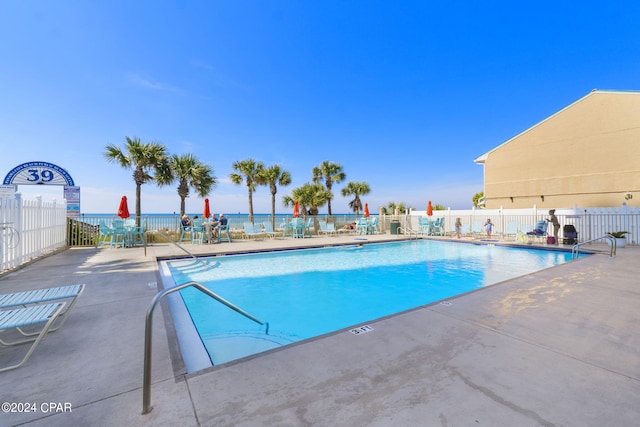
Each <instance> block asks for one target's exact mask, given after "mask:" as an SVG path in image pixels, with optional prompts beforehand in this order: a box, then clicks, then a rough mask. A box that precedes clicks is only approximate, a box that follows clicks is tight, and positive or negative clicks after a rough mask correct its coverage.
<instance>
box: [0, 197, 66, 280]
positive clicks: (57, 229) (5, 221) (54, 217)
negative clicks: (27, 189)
mask: <svg viewBox="0 0 640 427" xmlns="http://www.w3.org/2000/svg"><path fill="white" fill-rule="evenodd" d="M66 214H67V206H66V203H65V202H62V203H59V202H56V201H55V200H54V201H51V202H43V201H42V198H41V197H36V200H22V197H21V194H20V193H17V194H16V198H15V199H10V198H0V224H2V226H0V272H2V271H5V270H9V269H14V268H16V267H19V266H20V265H22V264H24V263H26V262H28V261H30V260H33V259H36V258H39V257H41V256H43V255H46V254H47V253H50V252H53V251H55V250H57V249H60V248H63V247H65V246H66V241H65V239H66V227H67V218H66Z"/></svg>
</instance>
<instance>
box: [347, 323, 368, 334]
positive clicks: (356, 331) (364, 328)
mask: <svg viewBox="0 0 640 427" xmlns="http://www.w3.org/2000/svg"><path fill="white" fill-rule="evenodd" d="M371 331H373V328H372V327H371V326H369V325H364V326H360V327H359V328H354V329H350V330H349V332H351V333H352V334H353V335H360V334H365V333H367V332H371Z"/></svg>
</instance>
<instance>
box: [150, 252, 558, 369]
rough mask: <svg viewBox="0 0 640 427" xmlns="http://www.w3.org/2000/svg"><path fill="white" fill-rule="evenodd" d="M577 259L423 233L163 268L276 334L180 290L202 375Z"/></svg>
mask: <svg viewBox="0 0 640 427" xmlns="http://www.w3.org/2000/svg"><path fill="white" fill-rule="evenodd" d="M570 260H571V253H569V252H563V251H549V250H541V249H521V248H508V247H502V246H495V245H476V244H466V243H456V242H441V241H432V240H419V241H410V242H393V243H376V244H365V245H349V246H339V247H331V248H321V249H299V250H290V251H279V252H268V253H255V254H245V255H230V256H218V257H211V258H207V259H205V262H204V263H202V262H194V261H193V260H191V259H189V260H172V261H163V262H161V271H162V272H163V273H162V274H163V276H165V278H166V279H169V281H170V282H175V283H185V282H188V281H196V282H199V283H201V284H203V285H204V286H206V287H207V288H209V289H211V290H212V291H213V292H215V293H216V294H218V295H220V296H221V297H222V298H224V299H226V300H227V301H230V302H231V303H233V304H235V305H237V306H239V307H241V308H242V309H244V310H245V311H247V312H249V313H250V314H252V315H253V316H255V317H257V318H259V319H261V320H263V321H266V322H268V323H269V332H268V334H267V333H265V328H264V327H263V326H260V325H258V324H256V323H254V322H252V321H251V320H249V319H247V318H245V317H243V316H241V315H239V314H238V313H236V312H235V311H232V310H230V309H229V308H228V307H226V306H224V305H222V304H220V303H218V302H216V301H215V300H213V299H211V298H209V297H207V296H205V295H203V294H202V293H200V292H199V291H197V290H196V289H193V288H187V289H184V290H182V291H180V296H179V297H178V296H177V295H175V296H176V297H177V298H173V299H171V308H172V314H173V316H174V319H176V325H177V327H176V328H177V330H178V337H179V341H180V346H181V349H182V353H183V357H184V359H185V363H186V365H187V370H188V371H189V372H193V371H195V370H199V369H203V368H204V367H207V366H211V365H212V364H213V365H217V364H221V363H225V362H228V361H231V360H235V359H238V358H242V357H245V356H248V355H252V354H256V353H260V352H263V351H266V350H269V349H272V348H276V347H280V346H282V345H286V344H290V343H293V342H297V341H301V340H304V339H308V338H312V337H316V336H319V335H323V334H326V333H330V332H334V331H338V330H342V329H344V328H349V327H351V326H354V325H362V324H363V323H365V322H369V321H372V320H375V319H378V318H381V317H384V316H388V315H392V314H395V313H399V312H403V311H406V310H410V309H413V308H416V307H420V306H423V305H426V304H429V303H432V302H435V301H439V300H444V299H446V298H450V297H452V296H455V295H459V294H462V293H466V292H469V291H472V290H475V289H478V288H482V287H485V286H489V285H492V284H495V283H498V282H502V281H504V280H508V279H512V278H515V277H518V276H522V275H525V274H529V273H532V272H535V271H539V270H542V269H545V268H548V267H552V266H555V265H558V264H562V263H565V262H568V261H570ZM169 276H170V277H169ZM163 281H164V279H163ZM172 284H173V283H169V286H171V285H172ZM165 286H167V284H166V282H165ZM180 313H188V316H185V315H180ZM194 325H195V328H194ZM185 337H187V338H185Z"/></svg>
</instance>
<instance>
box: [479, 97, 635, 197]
mask: <svg viewBox="0 0 640 427" xmlns="http://www.w3.org/2000/svg"><path fill="white" fill-rule="evenodd" d="M475 162H476V163H479V164H482V165H483V166H484V195H485V206H486V207H487V208H499V207H500V206H502V207H504V208H526V207H531V206H533V205H536V206H538V207H554V208H556V207H557V208H562V207H565V208H570V207H573V206H574V205H577V206H580V207H603V206H621V205H622V203H623V202H626V203H627V204H628V205H629V206H634V205H636V206H637V205H640V92H623V91H603V90H594V91H592V92H591V93H589V94H588V95H586V96H585V97H583V98H581V99H579V100H577V101H576V102H574V103H573V104H571V105H569V106H567V107H565V108H564V109H562V110H560V111H558V112H557V113H555V114H553V115H552V116H550V117H548V118H547V119H545V120H543V121H541V122H540V123H538V124H536V125H534V126H532V127H531V128H529V129H527V130H525V131H524V132H522V133H521V134H519V135H517V136H515V137H513V138H511V139H510V140H508V141H506V142H505V143H503V144H502V145H500V146H498V147H496V148H494V149H493V150H491V151H489V152H487V153H485V154H483V155H482V156H480V157H478V158H477V159H476V160H475ZM629 196H631V198H630V197H629Z"/></svg>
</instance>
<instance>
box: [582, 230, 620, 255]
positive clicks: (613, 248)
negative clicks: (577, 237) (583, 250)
mask: <svg viewBox="0 0 640 427" xmlns="http://www.w3.org/2000/svg"><path fill="white" fill-rule="evenodd" d="M603 239H605V240H608V241H609V256H610V257H611V258H613V257H614V256H616V239H615V238H614V237H612V236H609V235H608V234H607V235H605V236H601V237H596V238H595V239H591V240H586V241H584V242H580V243H576V244H575V245H573V246H572V247H571V258H572V259H576V258H578V253H579V251H580V246H582V245H584V244H585V243H591V242H595V241H597V240H603Z"/></svg>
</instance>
